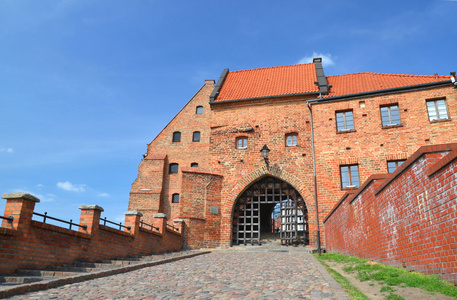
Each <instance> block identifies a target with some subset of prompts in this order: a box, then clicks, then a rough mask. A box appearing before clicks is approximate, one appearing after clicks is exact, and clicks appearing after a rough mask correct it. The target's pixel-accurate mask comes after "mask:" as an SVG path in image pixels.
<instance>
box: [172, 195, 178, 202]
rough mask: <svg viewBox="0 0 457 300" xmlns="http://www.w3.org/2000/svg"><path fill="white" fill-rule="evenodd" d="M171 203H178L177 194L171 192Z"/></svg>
mask: <svg viewBox="0 0 457 300" xmlns="http://www.w3.org/2000/svg"><path fill="white" fill-rule="evenodd" d="M171 203H179V194H173V196H172V197H171Z"/></svg>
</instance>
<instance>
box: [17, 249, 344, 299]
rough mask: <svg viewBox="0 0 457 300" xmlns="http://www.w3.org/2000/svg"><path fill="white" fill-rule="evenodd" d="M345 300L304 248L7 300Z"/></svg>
mask: <svg viewBox="0 0 457 300" xmlns="http://www.w3.org/2000/svg"><path fill="white" fill-rule="evenodd" d="M178 298H179V299H338V300H339V299H349V298H348V296H347V295H346V294H345V293H344V291H343V289H342V288H341V286H340V285H339V284H337V283H336V282H335V281H334V280H333V278H332V277H331V276H330V275H329V274H328V273H327V272H326V270H325V269H324V268H323V267H322V266H321V265H320V264H319V263H318V262H317V261H316V260H315V258H314V257H312V255H311V254H308V253H306V252H305V251H304V248H300V247H297V248H293V247H289V248H285V247H282V248H268V247H263V246H262V247H259V246H251V247H246V248H243V247H238V248H236V249H232V250H219V251H213V252H212V253H209V254H205V255H200V256H196V257H192V258H188V259H183V260H179V261H176V262H171V263H167V264H163V265H157V266H153V267H147V268H144V269H141V270H137V271H132V272H128V273H123V274H118V275H113V276H110V277H105V278H99V279H94V280H90V281H85V282H81V283H75V284H70V285H65V286H62V287H59V288H55V289H49V290H46V291H41V292H36V293H29V294H24V295H21V296H15V297H12V298H10V299H17V300H18V299H90V300H93V299H178Z"/></svg>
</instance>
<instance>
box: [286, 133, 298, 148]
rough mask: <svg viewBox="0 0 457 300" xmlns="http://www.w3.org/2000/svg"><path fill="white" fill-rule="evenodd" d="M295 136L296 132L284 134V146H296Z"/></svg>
mask: <svg viewBox="0 0 457 300" xmlns="http://www.w3.org/2000/svg"><path fill="white" fill-rule="evenodd" d="M297 136H298V134H296V133H289V134H286V147H292V146H297Z"/></svg>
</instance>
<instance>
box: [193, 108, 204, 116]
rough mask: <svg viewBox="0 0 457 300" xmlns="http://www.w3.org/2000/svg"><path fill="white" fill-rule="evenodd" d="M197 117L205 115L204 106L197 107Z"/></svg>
mask: <svg viewBox="0 0 457 300" xmlns="http://www.w3.org/2000/svg"><path fill="white" fill-rule="evenodd" d="M195 113H196V114H197V115H201V114H202V113H203V106H197V110H196V112H195Z"/></svg>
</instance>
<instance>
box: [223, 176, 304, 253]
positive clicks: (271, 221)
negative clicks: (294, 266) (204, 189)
mask: <svg viewBox="0 0 457 300" xmlns="http://www.w3.org/2000/svg"><path fill="white" fill-rule="evenodd" d="M263 236H269V237H271V236H274V237H277V238H278V239H280V241H281V245H298V244H304V245H308V244H309V230H308V209H307V207H306V204H305V201H304V200H303V197H301V195H300V193H299V192H298V191H297V190H296V189H295V188H294V187H292V186H291V185H290V184H288V183H287V182H285V181H282V180H280V179H278V178H275V177H272V176H268V177H265V178H263V179H261V180H259V181H257V182H255V183H254V184H252V185H251V186H250V187H249V188H247V189H246V190H245V191H244V192H243V194H241V195H240V196H239V197H238V199H237V201H236V203H235V207H234V211H233V217H232V244H233V245H242V244H244V245H247V244H251V245H253V244H258V245H260V244H261V239H262V237H263Z"/></svg>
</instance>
